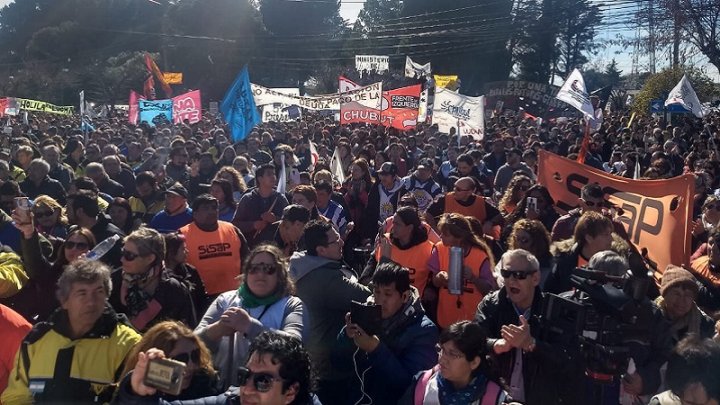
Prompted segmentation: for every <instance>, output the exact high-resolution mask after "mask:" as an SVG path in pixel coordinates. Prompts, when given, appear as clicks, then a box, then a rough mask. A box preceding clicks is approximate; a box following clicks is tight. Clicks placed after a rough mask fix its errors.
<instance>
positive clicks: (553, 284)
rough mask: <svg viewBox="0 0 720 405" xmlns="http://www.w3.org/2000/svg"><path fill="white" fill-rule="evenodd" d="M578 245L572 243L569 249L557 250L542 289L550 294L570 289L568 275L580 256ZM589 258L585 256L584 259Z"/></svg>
mask: <svg viewBox="0 0 720 405" xmlns="http://www.w3.org/2000/svg"><path fill="white" fill-rule="evenodd" d="M581 250H582V249H581V248H580V245H578V244H577V243H575V244H573V245H572V246H571V248H570V250H567V251H565V250H563V251H558V252H557V254H556V255H555V257H554V258H553V265H552V271H551V272H550V275H549V276H548V278H547V280H545V287H544V288H543V291H545V292H548V293H551V294H560V293H564V292H566V291H570V290H571V289H572V287H573V286H572V284H571V283H570V276H571V275H572V272H573V270H575V268H576V267H577V265H578V258H579V257H580V251H581ZM587 259H589V258H586V260H587Z"/></svg>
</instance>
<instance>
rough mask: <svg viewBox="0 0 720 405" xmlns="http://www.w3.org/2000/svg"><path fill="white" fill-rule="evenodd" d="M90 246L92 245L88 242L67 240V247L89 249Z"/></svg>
mask: <svg viewBox="0 0 720 405" xmlns="http://www.w3.org/2000/svg"><path fill="white" fill-rule="evenodd" d="M89 248H90V245H89V244H87V243H86V242H72V241H69V240H66V241H65V249H70V250H73V249H77V250H87V249H89Z"/></svg>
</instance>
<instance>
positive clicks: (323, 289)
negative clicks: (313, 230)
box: [290, 252, 370, 381]
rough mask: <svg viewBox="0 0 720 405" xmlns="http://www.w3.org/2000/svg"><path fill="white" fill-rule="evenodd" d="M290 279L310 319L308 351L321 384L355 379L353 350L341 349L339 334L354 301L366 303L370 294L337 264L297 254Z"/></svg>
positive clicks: (291, 260)
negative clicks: (353, 376) (353, 374)
mask: <svg viewBox="0 0 720 405" xmlns="http://www.w3.org/2000/svg"><path fill="white" fill-rule="evenodd" d="M290 277H291V278H292V279H293V280H294V281H295V287H296V290H297V296H298V298H300V299H301V300H302V302H303V304H304V305H305V307H306V308H307V311H308V316H309V317H310V324H309V327H306V336H307V339H306V344H305V347H306V349H307V350H308V353H309V354H310V360H311V361H312V363H313V367H314V371H315V372H316V373H317V377H318V379H319V380H332V381H336V380H337V381H340V380H344V379H348V378H349V377H350V376H351V375H352V373H353V372H352V353H353V350H352V348H350V347H347V346H343V345H340V344H339V342H338V341H337V336H338V333H340V330H341V329H342V327H343V326H344V325H345V314H347V313H348V312H350V303H351V302H352V301H358V302H365V300H367V298H368V296H370V290H368V288H367V287H365V286H364V285H362V284H360V283H358V282H357V281H356V280H355V279H354V275H352V273H351V272H350V271H349V270H347V269H344V268H343V266H342V263H341V262H339V261H337V260H332V259H327V258H324V257H319V256H311V255H308V254H306V252H295V253H294V254H293V256H292V257H291V258H290Z"/></svg>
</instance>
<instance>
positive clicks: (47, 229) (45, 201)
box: [32, 195, 68, 246]
mask: <svg viewBox="0 0 720 405" xmlns="http://www.w3.org/2000/svg"><path fill="white" fill-rule="evenodd" d="M32 211H33V217H34V218H35V219H36V224H35V226H36V227H37V229H38V232H40V233H42V234H43V236H45V237H46V238H48V239H50V240H52V241H57V240H62V239H65V237H66V236H67V231H68V230H67V227H68V219H67V216H65V213H64V212H63V207H62V205H60V203H59V202H57V201H55V200H54V199H53V198H52V197H49V196H46V195H40V196H38V197H37V198H36V199H35V201H34V204H33V207H32ZM53 246H56V245H55V244H53Z"/></svg>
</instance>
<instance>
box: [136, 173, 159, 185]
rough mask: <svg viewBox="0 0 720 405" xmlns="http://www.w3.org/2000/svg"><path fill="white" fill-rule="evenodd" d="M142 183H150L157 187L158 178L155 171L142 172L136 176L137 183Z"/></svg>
mask: <svg viewBox="0 0 720 405" xmlns="http://www.w3.org/2000/svg"><path fill="white" fill-rule="evenodd" d="M141 184H150V185H151V186H153V187H155V186H156V185H157V180H156V179H155V174H153V172H142V173H139V174H138V175H137V177H135V185H138V186H139V185H141Z"/></svg>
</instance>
